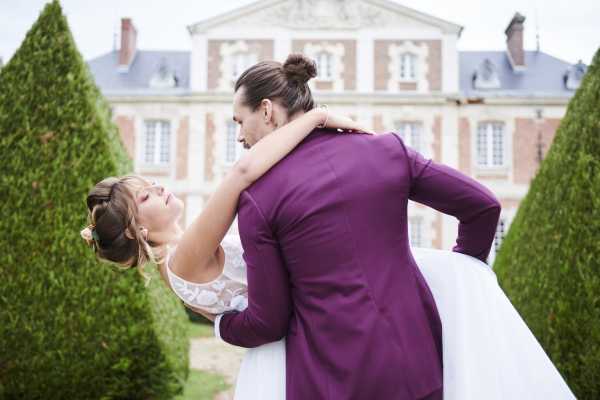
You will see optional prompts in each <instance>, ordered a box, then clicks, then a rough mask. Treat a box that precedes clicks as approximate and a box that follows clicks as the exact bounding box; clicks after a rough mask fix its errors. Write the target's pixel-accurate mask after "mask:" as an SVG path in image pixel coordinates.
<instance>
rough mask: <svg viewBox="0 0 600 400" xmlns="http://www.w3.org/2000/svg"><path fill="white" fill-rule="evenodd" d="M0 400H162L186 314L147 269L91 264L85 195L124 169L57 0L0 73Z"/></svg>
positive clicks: (181, 352)
mask: <svg viewBox="0 0 600 400" xmlns="http://www.w3.org/2000/svg"><path fill="white" fill-rule="evenodd" d="M0 154H1V155H2V157H0V163H1V165H0V170H1V171H2V173H0V232H1V233H0V310H1V311H0V398H2V399H17V398H18V399H168V398H172V397H173V396H174V395H175V394H177V393H179V392H181V389H182V387H183V384H184V382H185V379H186V378H187V376H188V373H189V370H188V350H189V348H188V346H189V342H188V340H187V329H186V325H187V317H186V314H185V312H184V311H183V307H181V305H180V303H179V301H178V300H177V299H176V297H175V296H172V295H171V294H170V293H169V291H168V289H167V288H166V287H165V285H164V284H163V283H162V282H161V281H160V278H159V276H158V273H157V272H156V270H155V269H153V268H148V272H149V273H150V274H151V276H152V277H153V280H152V282H151V284H150V285H149V287H148V288H145V287H144V280H143V279H142V278H141V276H140V275H139V274H138V273H137V272H136V271H134V270H131V271H126V272H120V271H117V270H116V269H115V268H114V267H112V266H111V265H109V264H106V263H100V262H98V261H97V260H96V258H95V256H94V254H93V251H92V250H91V249H90V248H88V247H87V246H85V244H84V242H83V240H82V239H81V237H80V236H79V231H80V229H81V228H82V227H83V226H84V225H85V224H86V206H85V198H86V195H87V192H88V190H89V189H90V188H91V187H92V186H93V185H94V184H95V183H96V182H98V181H99V180H101V179H102V178H104V177H106V176H109V175H119V174H123V173H126V172H128V171H131V161H130V160H129V159H128V156H127V154H126V152H125V151H124V148H123V145H122V143H121V141H120V138H119V134H118V131H117V129H116V127H115V126H114V125H113V124H112V123H111V121H110V109H109V107H108V104H107V103H106V101H105V100H104V99H103V97H102V96H101V94H100V92H99V90H98V89H97V87H96V86H95V84H94V82H93V79H92V76H91V74H90V73H89V71H88V69H87V66H86V64H85V62H84V61H83V59H82V57H81V55H80V54H79V52H78V51H77V49H76V46H75V43H74V41H73V38H72V36H71V33H70V31H69V28H68V25H67V22H66V19H65V17H64V16H63V14H62V10H61V7H60V5H59V3H58V1H54V2H52V3H50V4H48V5H46V7H45V8H44V10H43V11H42V13H41V15H40V17H39V19H38V20H37V22H36V23H35V24H34V25H33V27H32V28H31V30H30V31H29V32H28V34H27V36H26V38H25V40H24V42H23V43H22V45H21V47H20V48H19V50H18V51H17V52H16V53H15V55H14V56H13V57H12V59H11V60H10V62H9V63H8V64H7V65H6V66H5V67H4V68H2V70H1V71H0Z"/></svg>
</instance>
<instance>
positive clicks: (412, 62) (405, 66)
mask: <svg viewBox="0 0 600 400" xmlns="http://www.w3.org/2000/svg"><path fill="white" fill-rule="evenodd" d="M399 79H400V80H401V81H415V80H417V56H416V55H415V54H412V53H402V54H400V71H399Z"/></svg>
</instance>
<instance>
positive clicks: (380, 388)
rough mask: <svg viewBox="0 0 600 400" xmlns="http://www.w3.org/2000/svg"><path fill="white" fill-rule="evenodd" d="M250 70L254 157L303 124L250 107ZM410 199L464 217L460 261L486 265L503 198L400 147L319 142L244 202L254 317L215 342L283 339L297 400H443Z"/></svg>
mask: <svg viewBox="0 0 600 400" xmlns="http://www.w3.org/2000/svg"><path fill="white" fill-rule="evenodd" d="M253 68H254V67H252V68H250V70H248V71H247V72H246V73H244V75H242V77H241V78H240V81H238V84H236V93H235V98H234V119H236V121H238V122H240V123H241V131H240V137H239V140H240V141H243V142H244V144H245V146H247V147H250V146H252V145H253V144H254V143H256V142H257V141H259V140H261V139H262V138H263V137H265V136H266V135H268V134H270V133H271V132H272V131H273V130H274V129H275V128H276V127H277V126H281V125H282V124H284V123H286V122H289V120H290V119H293V118H296V117H297V116H299V115H301V114H302V111H300V112H296V113H294V114H293V115H290V112H289V111H290V110H289V109H288V108H286V106H285V104H290V102H289V101H287V100H289V99H282V98H278V97H277V96H272V97H270V98H269V97H265V98H264V99H263V100H262V101H260V104H259V106H258V108H257V109H253V108H252V107H250V106H249V105H248V100H249V99H250V98H252V97H256V96H257V92H255V91H256V90H263V91H264V90H268V87H267V88H265V87H264V86H265V83H264V82H265V80H264V79H262V80H261V79H259V78H261V76H255V75H256V74H260V73H263V74H264V73H265V71H264V70H258V71H256V70H254V71H253ZM253 74H254V75H253ZM258 81H260V82H261V84H262V86H261V87H260V88H257V86H255V85H252V82H258ZM300 92H302V91H301V90H300ZM302 93H306V92H302ZM308 93H310V91H309V92H308ZM288 95H289V94H288ZM311 101H312V99H311ZM409 199H411V200H414V201H417V202H420V203H423V204H426V205H428V206H430V207H433V208H435V209H437V210H439V211H441V212H444V213H446V214H450V215H453V216H455V217H457V218H458V219H459V221H460V226H459V236H458V239H457V244H456V246H455V247H454V249H453V250H454V251H457V252H461V253H465V254H469V255H472V256H474V257H477V258H479V259H481V260H484V261H485V259H486V257H487V255H488V252H489V249H490V244H491V242H492V238H493V235H494V231H495V227H496V223H497V221H498V217H499V213H500V205H499V203H498V201H497V200H496V198H495V197H494V196H493V194H492V193H491V192H489V191H488V190H487V189H486V188H485V187H483V186H481V185H480V184H478V183H477V182H476V181H474V180H472V179H471V178H469V177H467V176H465V175H463V174H461V173H460V172H458V171H456V170H454V169H452V168H449V167H447V166H444V165H441V164H436V163H434V162H432V161H431V160H426V159H424V158H423V157H422V156H421V155H420V154H419V153H417V152H415V151H414V150H412V149H411V148H409V147H407V146H405V145H404V143H403V141H402V140H401V139H400V138H399V137H398V136H396V135H394V134H384V135H363V134H347V135H339V134H337V133H335V132H333V131H331V130H328V129H316V130H315V131H314V132H312V133H311V134H310V135H309V136H308V137H307V138H306V139H305V140H304V141H303V142H302V143H301V144H300V145H299V146H298V147H297V148H296V149H295V150H294V151H293V152H292V153H290V154H289V155H288V156H287V157H286V158H284V159H283V160H282V161H281V162H279V163H278V164H277V165H276V166H274V167H273V168H272V169H271V170H270V171H269V172H268V173H267V174H265V175H264V176H263V177H262V178H261V179H259V180H258V181H257V182H255V183H254V184H253V185H252V186H251V187H249V188H248V189H247V190H246V191H244V192H243V193H242V195H241V197H240V202H239V209H238V213H239V214H238V220H239V231H240V236H241V239H242V244H243V247H244V251H245V253H244V259H245V261H246V263H247V266H248V270H247V271H248V272H247V273H248V289H249V305H248V308H247V309H246V310H245V311H242V312H234V313H227V314H223V315H219V316H218V317H217V318H216V320H215V329H216V331H217V334H218V335H220V337H221V338H222V339H223V340H225V341H226V342H228V343H231V344H233V345H237V346H242V347H255V346H259V345H262V344H265V343H268V342H273V341H277V340H279V339H281V338H283V337H285V338H286V357H287V361H286V392H287V393H286V396H287V397H286V398H287V400H313V399H314V400H317V399H334V400H337V399H360V400H363V399H372V400H375V399H377V400H379V399H382V400H388V399H394V400H396V399H401V400H402V399H407V400H408V399H410V400H412V399H428V400H433V399H436V400H437V399H442V384H443V382H442V376H443V375H442V332H441V322H440V319H439V316H438V312H437V309H436V305H435V302H434V299H433V297H432V295H431V292H430V291H429V288H428V286H427V284H426V282H425V280H424V278H423V276H422V275H421V273H420V272H419V269H418V268H417V266H416V264H415V261H414V259H413V257H412V255H411V253H410V249H409V243H408V234H407V202H408V200H409ZM440 268H444V265H440Z"/></svg>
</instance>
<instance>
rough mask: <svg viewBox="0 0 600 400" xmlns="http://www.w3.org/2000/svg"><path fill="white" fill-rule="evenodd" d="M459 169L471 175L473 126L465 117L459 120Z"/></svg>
mask: <svg viewBox="0 0 600 400" xmlns="http://www.w3.org/2000/svg"><path fill="white" fill-rule="evenodd" d="M458 169H459V170H460V171H461V172H462V173H463V174H466V175H470V174H471V126H470V123H469V119H468V118H465V117H460V118H459V119H458Z"/></svg>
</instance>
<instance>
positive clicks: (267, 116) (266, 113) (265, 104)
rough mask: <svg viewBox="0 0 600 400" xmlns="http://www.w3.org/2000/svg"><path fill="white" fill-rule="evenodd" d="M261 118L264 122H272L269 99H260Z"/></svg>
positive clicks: (271, 109)
mask: <svg viewBox="0 0 600 400" xmlns="http://www.w3.org/2000/svg"><path fill="white" fill-rule="evenodd" d="M260 108H261V110H260V112H261V114H262V115H261V116H260V117H261V118H263V120H264V121H265V124H268V123H269V122H272V120H273V102H272V101H271V100H269V99H262V101H261V102H260Z"/></svg>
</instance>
